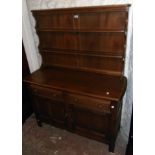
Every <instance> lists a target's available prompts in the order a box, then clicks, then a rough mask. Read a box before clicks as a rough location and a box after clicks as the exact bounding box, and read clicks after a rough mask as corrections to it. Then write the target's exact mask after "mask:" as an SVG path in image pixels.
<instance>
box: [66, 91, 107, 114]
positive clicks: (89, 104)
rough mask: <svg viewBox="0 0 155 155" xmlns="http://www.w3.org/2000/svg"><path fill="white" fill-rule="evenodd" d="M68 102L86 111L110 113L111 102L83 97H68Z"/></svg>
mask: <svg viewBox="0 0 155 155" xmlns="http://www.w3.org/2000/svg"><path fill="white" fill-rule="evenodd" d="M68 102H69V103H70V104H74V105H77V106H80V107H83V108H86V109H90V110H93V111H95V110H96V111H100V112H107V113H110V101H108V100H100V99H94V98H91V97H86V96H81V95H73V94H69V95H68Z"/></svg>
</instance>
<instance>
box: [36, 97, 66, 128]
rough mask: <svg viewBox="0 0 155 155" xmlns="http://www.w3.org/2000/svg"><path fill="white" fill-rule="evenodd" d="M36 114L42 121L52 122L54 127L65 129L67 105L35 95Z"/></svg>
mask: <svg viewBox="0 0 155 155" xmlns="http://www.w3.org/2000/svg"><path fill="white" fill-rule="evenodd" d="M34 101H35V105H34V107H35V112H36V114H37V116H38V117H39V118H40V119H41V120H43V121H44V120H45V121H46V120H47V121H51V122H52V123H53V124H54V125H57V126H60V127H64V123H65V105H64V104H63V103H62V102H61V101H56V100H53V99H50V98H47V97H44V96H39V95H35V96H34Z"/></svg>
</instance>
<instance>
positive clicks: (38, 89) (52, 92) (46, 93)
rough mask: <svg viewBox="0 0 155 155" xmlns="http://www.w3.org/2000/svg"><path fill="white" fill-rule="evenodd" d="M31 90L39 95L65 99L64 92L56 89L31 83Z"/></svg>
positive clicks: (59, 99)
mask: <svg viewBox="0 0 155 155" xmlns="http://www.w3.org/2000/svg"><path fill="white" fill-rule="evenodd" d="M31 91H32V93H34V94H35V95H38V96H44V97H47V98H50V99H53V100H57V101H63V93H62V92H61V91H58V90H55V89H49V88H43V87H39V86H34V85H33V86H32V85H31Z"/></svg>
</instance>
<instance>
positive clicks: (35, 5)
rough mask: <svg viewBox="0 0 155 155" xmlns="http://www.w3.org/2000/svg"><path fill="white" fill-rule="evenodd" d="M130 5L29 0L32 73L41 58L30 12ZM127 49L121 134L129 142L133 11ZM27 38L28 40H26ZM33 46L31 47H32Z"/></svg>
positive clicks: (121, 0)
mask: <svg viewBox="0 0 155 155" xmlns="http://www.w3.org/2000/svg"><path fill="white" fill-rule="evenodd" d="M127 3H128V4H129V3H132V0H59V1H58V0H27V4H26V3H25V4H24V5H26V7H27V8H26V7H25V6H24V9H27V11H26V10H25V12H24V14H23V41H24V46H25V50H26V55H27V58H28V62H29V67H30V70H31V72H33V71H35V70H36V69H38V68H39V67H40V64H41V57H40V55H39V53H38V48H37V47H38V44H39V39H38V36H37V34H36V31H35V20H34V18H33V17H32V14H31V12H30V10H39V9H48V8H64V7H76V6H95V5H111V4H127ZM127 36H128V37H127V48H126V60H125V76H126V77H127V78H128V87H127V91H126V95H125V98H124V103H123V110H122V122H121V124H122V125H121V126H122V128H121V131H122V132H121V134H123V136H124V139H126V140H127V137H128V133H129V126H130V118H131V109H132V68H133V67H132V55H133V53H132V11H131V10H130V13H129V25H128V35H127ZM24 38H26V39H24ZM30 45H31V47H30Z"/></svg>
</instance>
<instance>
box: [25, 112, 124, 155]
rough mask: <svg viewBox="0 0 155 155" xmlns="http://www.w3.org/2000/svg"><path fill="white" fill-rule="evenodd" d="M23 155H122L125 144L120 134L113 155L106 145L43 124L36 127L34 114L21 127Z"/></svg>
mask: <svg viewBox="0 0 155 155" xmlns="http://www.w3.org/2000/svg"><path fill="white" fill-rule="evenodd" d="M22 130H23V136H22V139H23V140H22V141H23V142H22V150H23V155H124V154H125V148H126V144H127V142H126V141H125V140H124V138H123V136H122V134H121V132H120V133H119V135H118V137H117V141H116V146H115V153H110V152H108V145H106V144H104V143H100V142H97V141H95V140H90V139H88V138H85V137H82V136H79V135H76V134H73V133H70V132H68V131H66V130H62V129H59V128H55V127H53V126H51V125H48V124H45V123H43V127H38V126H37V123H36V120H35V117H34V114H32V115H31V116H30V117H29V118H28V119H27V120H26V122H25V123H24V125H23V129H22Z"/></svg>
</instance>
